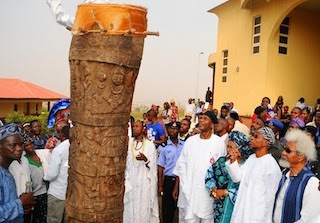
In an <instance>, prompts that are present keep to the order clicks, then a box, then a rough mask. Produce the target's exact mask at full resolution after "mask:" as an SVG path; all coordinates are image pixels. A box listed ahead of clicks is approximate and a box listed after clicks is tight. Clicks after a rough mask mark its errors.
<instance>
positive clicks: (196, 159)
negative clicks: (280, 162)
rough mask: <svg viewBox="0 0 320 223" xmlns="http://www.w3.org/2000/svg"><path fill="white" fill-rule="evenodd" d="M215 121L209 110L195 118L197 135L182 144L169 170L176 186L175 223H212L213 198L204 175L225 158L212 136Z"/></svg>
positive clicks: (216, 137) (214, 137) (220, 145)
mask: <svg viewBox="0 0 320 223" xmlns="http://www.w3.org/2000/svg"><path fill="white" fill-rule="evenodd" d="M217 122H218V121H217V118H216V116H215V115H214V114H213V112H212V111H207V112H205V113H204V114H202V115H200V116H199V128H200V130H201V132H200V134H198V135H194V136H191V137H189V138H188V140H187V141H186V142H185V144H184V146H183V149H182V152H181V155H180V157H179V159H178V161H177V164H176V167H175V169H174V171H173V173H174V174H175V175H176V176H178V177H179V183H180V191H179V198H178V207H179V222H202V223H213V208H212V205H213V198H212V197H210V195H209V193H208V192H207V190H206V187H205V175H206V171H207V169H208V168H209V167H210V166H211V165H212V164H213V163H214V162H215V161H216V160H218V159H219V157H220V156H224V155H226V150H225V145H224V142H223V140H221V139H220V137H219V136H216V135H214V134H212V129H213V127H214V124H217ZM176 188H177V187H176ZM174 193H175V192H174Z"/></svg>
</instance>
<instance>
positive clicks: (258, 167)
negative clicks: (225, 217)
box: [226, 154, 281, 223]
mask: <svg viewBox="0 0 320 223" xmlns="http://www.w3.org/2000/svg"><path fill="white" fill-rule="evenodd" d="M226 168H227V170H228V172H229V174H230V176H231V179H232V180H233V181H234V182H239V181H240V180H241V182H240V186H239V190H238V196H237V200H236V203H235V206H234V209H233V213H232V218H231V222H232V223H244V222H245V223H253V222H256V223H258V222H259V223H261V222H263V223H271V222H272V211H273V204H274V200H275V194H276V192H277V190H278V185H279V182H280V180H281V171H280V168H279V166H278V164H277V161H276V160H275V159H274V158H273V157H272V156H271V155H270V154H267V155H264V156H262V157H259V158H257V157H256V155H255V154H252V155H251V156H250V157H249V158H248V159H247V161H246V162H245V163H244V164H243V165H242V166H239V164H238V162H237V161H235V162H233V163H232V164H230V161H227V162H226Z"/></svg>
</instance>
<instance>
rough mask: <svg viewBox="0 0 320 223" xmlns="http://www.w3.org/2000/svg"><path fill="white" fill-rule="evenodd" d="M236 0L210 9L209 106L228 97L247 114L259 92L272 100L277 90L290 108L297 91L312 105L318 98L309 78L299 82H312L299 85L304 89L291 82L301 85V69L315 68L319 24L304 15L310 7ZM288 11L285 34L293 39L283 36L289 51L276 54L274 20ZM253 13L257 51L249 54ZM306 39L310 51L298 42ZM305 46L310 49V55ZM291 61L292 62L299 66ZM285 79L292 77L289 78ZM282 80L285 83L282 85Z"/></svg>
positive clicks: (280, 1)
mask: <svg viewBox="0 0 320 223" xmlns="http://www.w3.org/2000/svg"><path fill="white" fill-rule="evenodd" d="M241 2H243V1H241V0H230V1H228V2H226V3H224V4H223V5H221V6H218V7H217V8H215V9H213V10H212V12H213V13H215V14H217V16H218V18H219V24H218V25H219V27H218V40H217V51H216V53H214V55H211V56H210V57H209V64H212V63H214V62H215V63H216V74H215V92H214V93H215V94H214V107H215V108H220V107H221V105H222V104H223V103H224V102H230V101H233V102H234V104H235V107H236V108H237V109H238V110H239V111H240V114H241V115H251V114H252V113H253V110H254V108H255V107H256V106H258V105H259V104H260V103H261V99H262V97H264V96H269V97H270V98H271V104H272V105H273V104H274V103H275V101H276V99H277V97H278V96H279V95H283V96H284V98H285V103H286V104H287V103H288V104H289V106H290V107H292V105H294V104H295V102H296V101H297V100H298V99H299V98H300V97H302V96H304V97H305V98H306V99H307V103H310V104H314V101H315V98H317V97H319V90H318V91H316V87H315V84H314V83H315V82H314V81H312V80H310V81H307V82H303V83H304V85H305V86H309V87H310V86H312V89H311V88H309V87H304V88H305V89H304V88H302V89H300V90H298V91H297V87H298V86H299V87H300V86H301V85H302V84H301V81H299V75H300V74H301V73H306V72H307V73H308V75H310V76H308V77H311V78H312V79H313V78H314V77H315V75H316V73H318V74H319V72H318V70H317V69H319V68H316V62H317V61H319V59H320V58H319V55H316V54H317V52H320V51H319V50H317V49H319V46H320V45H319V42H317V41H316V39H317V38H318V39H319V28H316V29H315V26H318V27H320V26H319V22H318V24H317V23H316V22H315V21H320V20H319V18H318V16H317V15H316V13H314V14H312V15H310V12H306V11H304V10H301V9H300V10H293V9H294V8H295V7H296V6H297V5H299V4H300V3H302V2H304V1H303V0H292V1H286V0H278V1H270V2H269V3H266V1H255V4H254V5H251V9H241ZM292 10H293V11H292ZM291 11H292V12H291ZM290 12H291V14H290V16H293V18H292V27H290V30H291V31H289V32H292V33H290V34H289V35H290V36H291V34H292V35H293V36H294V38H292V39H290V37H289V44H290V49H289V54H288V55H286V56H285V55H279V54H278V39H279V32H278V30H279V25H280V24H281V22H282V20H283V19H284V18H285V17H286V16H287V15H288V13H290ZM307 14H308V15H309V16H306V15H307ZM259 15H260V16H261V34H260V52H259V53H258V54H253V53H252V42H253V18H254V17H255V16H259ZM316 19H318V20H316ZM311 21H313V24H311V23H312V22H311ZM305 26H308V27H305ZM306 36H308V37H306ZM307 41H312V42H311V43H307V44H308V45H310V47H312V46H313V49H314V50H312V49H311V48H310V47H309V46H305V44H302V43H305V42H307ZM297 42H300V44H299V43H297ZM315 45H317V46H315ZM223 50H228V53H229V56H228V72H227V74H226V76H227V82H225V83H223V82H222V76H223V74H222V67H223ZM310 50H312V52H314V53H311V54H310ZM316 50H317V51H316ZM302 52H303V54H306V53H307V52H309V55H308V56H307V60H308V62H307V63H306V62H303V63H302V62H301V61H302V60H304V59H305V58H306V57H302ZM318 54H319V53H318ZM292 64H297V66H299V69H297V68H295V67H296V66H292ZM288 67H290V69H288ZM306 67H308V68H306ZM309 73H310V74H309ZM291 77H293V78H291ZM290 79H293V80H294V81H292V83H290V81H289V80H290ZM300 79H301V78H300ZM286 85H288V86H291V87H288V88H285V87H284V86H286ZM293 89H295V93H293V92H294V91H293ZM305 92H306V93H305ZM297 95H299V96H297ZM309 101H310V102H309Z"/></svg>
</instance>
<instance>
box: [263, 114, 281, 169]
mask: <svg viewBox="0 0 320 223" xmlns="http://www.w3.org/2000/svg"><path fill="white" fill-rule="evenodd" d="M266 124H267V126H269V127H270V128H271V129H272V131H273V133H274V136H275V141H274V143H273V144H272V145H271V147H270V148H269V153H271V155H272V156H273V158H275V160H276V161H277V163H278V164H279V160H280V158H281V154H282V151H283V149H284V147H283V146H282V143H281V141H280V135H281V132H282V130H283V128H284V125H283V124H282V122H281V121H279V120H278V119H271V120H269V121H267V123H266Z"/></svg>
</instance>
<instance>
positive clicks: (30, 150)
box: [23, 141, 34, 154]
mask: <svg viewBox="0 0 320 223" xmlns="http://www.w3.org/2000/svg"><path fill="white" fill-rule="evenodd" d="M23 147H24V150H25V151H26V153H27V154H30V153H34V144H33V142H30V141H26V142H25V143H24V144H23Z"/></svg>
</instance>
